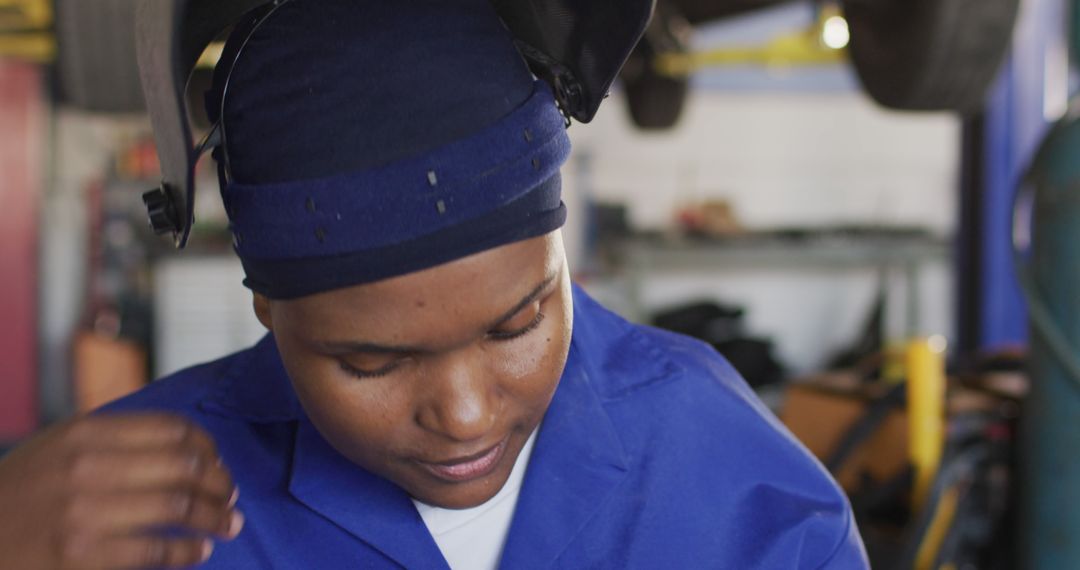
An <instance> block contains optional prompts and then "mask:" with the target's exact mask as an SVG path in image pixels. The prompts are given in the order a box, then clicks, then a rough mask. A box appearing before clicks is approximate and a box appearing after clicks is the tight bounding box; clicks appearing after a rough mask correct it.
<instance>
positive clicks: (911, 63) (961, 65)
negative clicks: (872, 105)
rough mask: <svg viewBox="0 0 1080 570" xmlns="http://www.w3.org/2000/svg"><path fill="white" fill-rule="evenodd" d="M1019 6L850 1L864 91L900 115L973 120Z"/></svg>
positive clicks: (1001, 1) (964, 0)
mask: <svg viewBox="0 0 1080 570" xmlns="http://www.w3.org/2000/svg"><path fill="white" fill-rule="evenodd" d="M1019 4H1020V0H845V1H844V12H845V16H846V18H847V21H848V26H849V28H850V31H851V45H850V54H851V60H852V62H853V63H854V66H855V70H856V71H857V73H858V75H859V79H860V81H861V82H862V84H863V87H864V88H865V89H866V91H867V92H868V93H869V94H870V96H871V97H873V98H874V99H875V100H876V101H877V102H878V103H880V104H882V105H884V106H886V107H890V108H894V109H902V110H927V111H929V110H933V111H938V110H950V111H959V112H961V113H973V112H976V111H979V110H981V109H982V108H983V106H984V103H985V99H986V94H987V92H988V91H989V89H990V87H991V85H992V84H993V82H994V79H995V77H996V75H997V72H998V70H999V68H1000V67H1001V63H1002V61H1003V60H1004V58H1005V55H1006V53H1007V52H1008V48H1009V44H1010V41H1011V39H1012V31H1013V27H1014V24H1015V22H1016V18H1017V12H1018V9H1019Z"/></svg>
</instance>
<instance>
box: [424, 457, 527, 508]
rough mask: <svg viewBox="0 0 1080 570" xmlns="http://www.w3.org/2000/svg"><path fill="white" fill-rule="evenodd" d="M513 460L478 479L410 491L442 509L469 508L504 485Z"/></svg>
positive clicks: (491, 495)
mask: <svg viewBox="0 0 1080 570" xmlns="http://www.w3.org/2000/svg"><path fill="white" fill-rule="evenodd" d="M513 465H514V462H513V461H511V462H510V468H508V469H498V470H496V471H495V472H494V473H491V474H489V475H487V476H485V477H482V478H480V479H476V480H474V481H467V482H463V483H443V482H439V483H436V484H434V485H425V486H424V488H423V489H417V492H415V493H410V494H411V495H412V496H413V497H414V498H415V499H416V500H418V501H420V502H421V503H424V504H427V505H431V506H433V507H439V508H443V509H453V510H462V509H471V508H473V507H479V506H480V505H482V504H484V503H486V502H488V501H490V500H491V499H492V498H493V497H495V495H497V494H498V493H499V491H500V490H502V488H503V486H504V485H506V481H507V480H508V479H509V478H510V471H511V469H512V468H513Z"/></svg>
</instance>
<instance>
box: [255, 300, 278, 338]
mask: <svg viewBox="0 0 1080 570" xmlns="http://www.w3.org/2000/svg"><path fill="white" fill-rule="evenodd" d="M252 306H253V308H254V309H255V318H257V319H259V322H260V323H262V326H264V327H266V330H268V331H270V332H274V318H273V316H271V313H270V299H268V298H267V297H266V296H265V295H260V294H258V293H255V297H254V299H253V300H252Z"/></svg>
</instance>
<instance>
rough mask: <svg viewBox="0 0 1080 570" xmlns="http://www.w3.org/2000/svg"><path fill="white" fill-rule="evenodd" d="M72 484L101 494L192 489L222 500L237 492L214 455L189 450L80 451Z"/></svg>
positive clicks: (73, 469) (180, 448) (73, 461)
mask: <svg viewBox="0 0 1080 570" xmlns="http://www.w3.org/2000/svg"><path fill="white" fill-rule="evenodd" d="M69 483H70V484H71V486H72V487H74V488H78V489H86V490H92V491H100V492H107V491H115V490H125V491H137V490H146V489H163V488H187V487H190V488H192V489H194V490H195V491H197V492H199V493H201V494H204V495H207V496H209V497H212V498H216V499H218V500H220V501H227V500H228V499H229V497H231V496H232V494H233V492H234V491H235V488H234V486H233V479H232V475H230V474H229V471H228V470H227V469H226V468H225V466H224V465H223V464H221V463H220V462H219V461H218V460H217V458H216V457H215V456H211V457H207V456H206V455H204V454H203V453H201V452H199V451H197V450H194V449H191V448H186V447H176V448H173V449H164V450H156V451H142V450H140V451H131V450H86V451H80V452H79V453H78V454H77V455H76V456H75V457H73V459H72V465H71V472H70V479H69Z"/></svg>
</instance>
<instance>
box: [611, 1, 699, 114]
mask: <svg viewBox="0 0 1080 570" xmlns="http://www.w3.org/2000/svg"><path fill="white" fill-rule="evenodd" d="M689 35H690V25H689V24H688V23H687V22H686V20H685V18H683V17H682V15H681V14H680V13H679V12H678V10H677V8H675V6H674V5H673V4H671V3H668V2H659V3H658V4H657V6H656V12H655V14H654V16H653V19H652V21H651V22H650V23H649V27H648V29H647V30H646V31H645V36H644V37H643V38H642V40H641V42H640V43H638V45H637V47H636V48H634V51H633V53H631V54H630V58H629V59H628V60H627V62H626V65H625V66H623V71H622V75H621V77H622V82H623V87H624V88H625V90H626V101H627V106H628V108H629V111H630V119H631V120H632V121H633V123H634V125H635V126H637V127H638V128H640V129H643V130H665V129H670V128H672V127H674V126H675V125H676V124H677V123H678V122H679V117H681V116H682V113H683V109H684V108H685V107H686V99H687V97H688V96H689V93H690V80H689V78H688V77H668V76H665V75H662V74H660V73H659V72H658V71H657V70H656V65H655V61H656V57H657V55H659V54H661V53H683V54H685V53H687V51H688V47H687V44H688V43H689Z"/></svg>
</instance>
